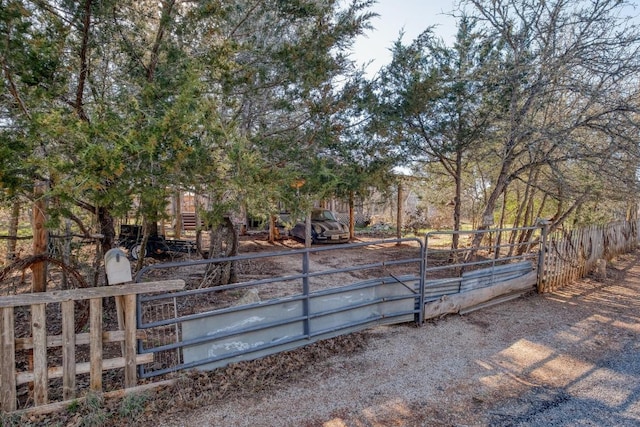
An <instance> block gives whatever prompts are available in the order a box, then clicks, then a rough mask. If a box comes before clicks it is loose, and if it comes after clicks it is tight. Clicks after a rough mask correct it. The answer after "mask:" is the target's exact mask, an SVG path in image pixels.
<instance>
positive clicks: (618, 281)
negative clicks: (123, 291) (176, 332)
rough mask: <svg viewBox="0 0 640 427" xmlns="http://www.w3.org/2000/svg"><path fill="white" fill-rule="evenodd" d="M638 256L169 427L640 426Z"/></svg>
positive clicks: (408, 329) (409, 331) (451, 319)
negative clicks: (601, 273) (598, 275)
mask: <svg viewBox="0 0 640 427" xmlns="http://www.w3.org/2000/svg"><path fill="white" fill-rule="evenodd" d="M639 260H640V254H638V253H635V254H631V255H628V256H624V257H620V258H619V259H618V260H616V261H615V262H614V263H613V264H610V265H609V268H608V277H607V279H605V280H602V281H596V280H593V279H587V280H584V281H581V282H579V283H576V284H574V285H571V286H567V287H565V288H564V289H562V290H560V291H558V292H555V293H551V294H544V295H530V296H527V297H523V298H519V299H517V300H513V301H510V302H506V303H503V304H499V305H495V306H492V307H488V308H484V309H482V310H479V311H475V312H472V313H470V314H467V315H464V316H458V315H454V316H448V317H445V318H443V319H440V320H437V321H433V322H428V323H426V324H425V325H423V326H421V327H416V326H414V325H398V326H388V327H377V328H375V329H372V330H370V331H368V332H367V335H368V336H369V340H368V341H367V342H368V344H367V345H366V348H365V349H364V350H362V351H359V352H357V353H355V354H351V355H349V356H344V355H341V356H340V355H339V356H331V357H329V358H326V359H323V360H319V361H318V362H317V363H316V364H315V366H314V367H313V370H310V371H309V372H308V373H305V374H303V375H301V376H298V377H296V381H295V382H293V381H288V382H287V381H285V383H284V384H282V385H280V386H277V387H271V388H268V389H265V390H261V391H258V392H256V393H255V394H254V395H249V396H238V398H234V399H230V400H229V401H227V402H224V403H223V404H217V405H211V406H206V407H201V408H198V409H197V410H193V411H190V412H180V413H178V414H171V415H166V416H164V417H163V419H160V420H158V422H157V425H159V426H196V425H197V426H206V425H209V426H309V427H310V426H324V427H343V426H349V427H351V426H637V425H640V340H639V338H640V265H638V261H639Z"/></svg>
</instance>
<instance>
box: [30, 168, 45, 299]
mask: <svg viewBox="0 0 640 427" xmlns="http://www.w3.org/2000/svg"><path fill="white" fill-rule="evenodd" d="M46 187H47V184H46V183H45V182H43V181H40V182H37V183H36V185H35V188H34V200H35V202H34V203H33V220H32V221H33V222H32V224H31V227H32V229H33V255H42V254H46V253H47V245H48V243H49V239H48V233H47V228H46V221H47V218H46V209H47V204H46V200H45V193H46ZM31 272H32V275H33V276H32V277H33V282H32V287H33V292H46V291H47V264H46V263H44V262H39V263H37V264H34V265H33V266H32V267H31Z"/></svg>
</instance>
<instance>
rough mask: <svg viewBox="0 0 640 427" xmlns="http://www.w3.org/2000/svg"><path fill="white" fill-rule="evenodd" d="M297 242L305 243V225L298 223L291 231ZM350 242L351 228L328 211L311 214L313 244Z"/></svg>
mask: <svg viewBox="0 0 640 427" xmlns="http://www.w3.org/2000/svg"><path fill="white" fill-rule="evenodd" d="M289 235H290V236H291V237H293V238H294V239H296V240H299V241H302V242H304V241H305V223H304V221H303V222H298V223H297V224H296V225H294V226H293V228H292V229H291V230H290V231H289ZM348 241H349V226H347V225H346V224H344V223H342V222H340V221H338V220H337V219H336V217H335V216H334V215H333V212H331V211H330V210H327V209H314V210H313V211H312V212H311V243H345V242H348Z"/></svg>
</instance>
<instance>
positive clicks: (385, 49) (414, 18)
mask: <svg viewBox="0 0 640 427" xmlns="http://www.w3.org/2000/svg"><path fill="white" fill-rule="evenodd" d="M453 8H454V0H378V3H377V4H375V5H374V6H373V8H372V10H373V12H376V13H377V14H378V15H380V16H378V17H376V18H373V19H372V20H371V24H372V26H373V27H374V29H373V30H371V31H367V32H366V33H365V35H364V36H360V37H359V38H358V39H357V40H356V43H355V45H354V48H353V59H355V60H356V62H357V63H359V64H364V63H367V62H368V61H373V62H372V63H371V65H369V66H368V67H367V74H368V75H369V76H373V75H374V74H375V73H376V72H377V71H378V70H379V69H380V68H381V67H383V66H384V65H386V64H388V63H389V62H390V61H391V53H390V51H389V49H390V48H391V46H392V45H393V42H395V41H396V40H397V39H398V36H399V34H400V31H402V30H404V36H403V41H404V42H405V43H409V42H411V41H412V40H413V39H415V38H416V37H417V36H418V35H419V34H420V33H422V32H423V31H424V30H425V29H426V28H427V27H429V26H430V25H436V26H437V28H436V29H435V33H436V34H437V35H438V36H440V37H442V38H443V39H444V40H445V42H447V44H450V42H452V41H453V37H454V35H455V31H456V29H455V19H454V18H453V17H451V16H448V15H447V12H450V11H451V10H453Z"/></svg>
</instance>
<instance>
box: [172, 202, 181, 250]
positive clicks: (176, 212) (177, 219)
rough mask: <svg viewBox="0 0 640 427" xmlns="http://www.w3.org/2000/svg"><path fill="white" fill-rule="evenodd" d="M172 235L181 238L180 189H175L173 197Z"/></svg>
mask: <svg viewBox="0 0 640 427" xmlns="http://www.w3.org/2000/svg"><path fill="white" fill-rule="evenodd" d="M173 206H174V208H173V216H174V219H173V220H174V224H173V236H174V237H175V238H176V239H181V238H182V197H181V193H180V191H176V193H175V195H174V199H173Z"/></svg>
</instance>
